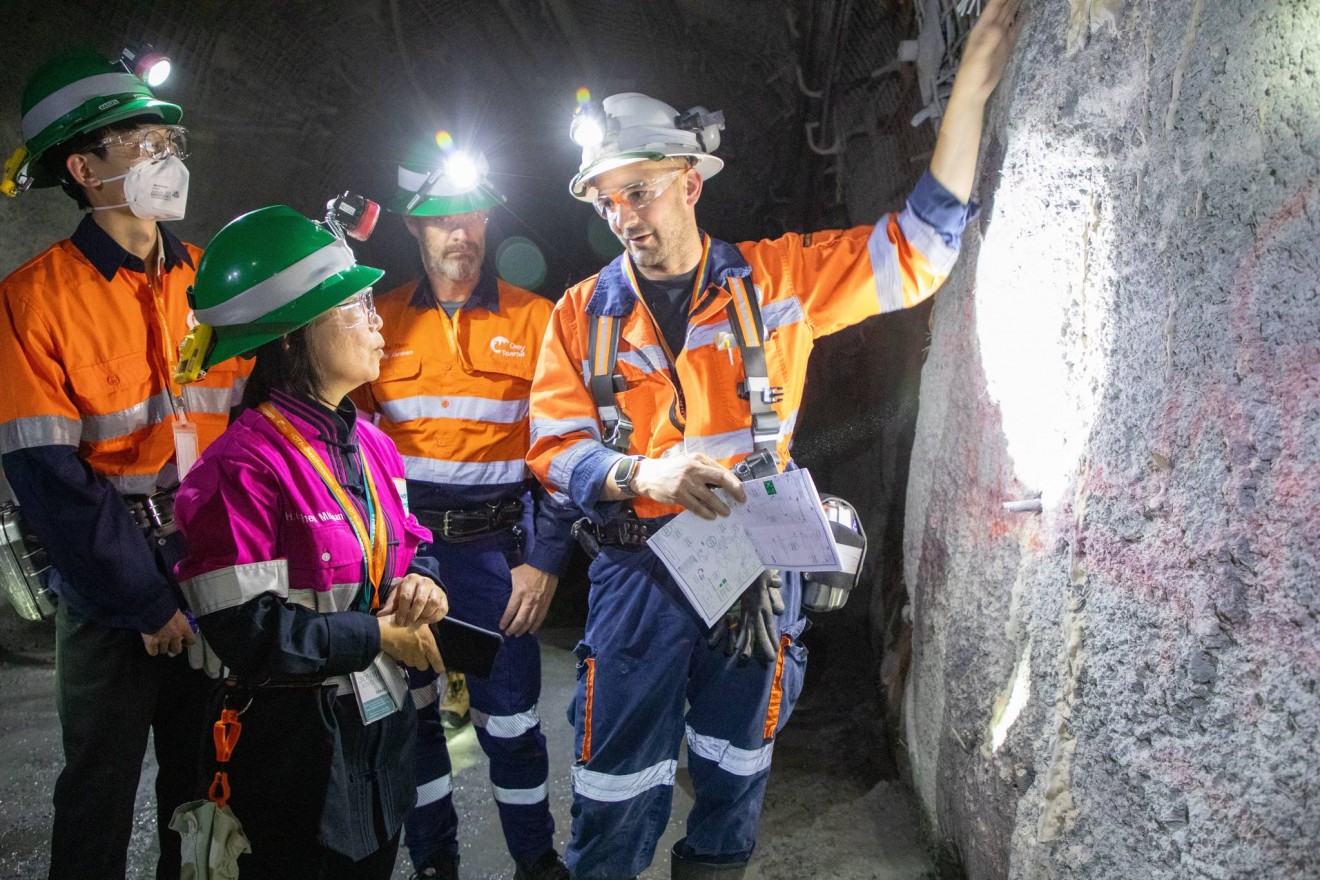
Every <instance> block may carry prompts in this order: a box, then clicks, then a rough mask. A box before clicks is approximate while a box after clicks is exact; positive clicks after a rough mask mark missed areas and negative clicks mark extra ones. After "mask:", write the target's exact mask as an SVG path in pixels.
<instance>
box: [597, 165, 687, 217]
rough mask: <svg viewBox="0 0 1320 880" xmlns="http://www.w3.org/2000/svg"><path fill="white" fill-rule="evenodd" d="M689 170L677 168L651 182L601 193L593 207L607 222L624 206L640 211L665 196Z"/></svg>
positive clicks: (637, 183)
mask: <svg viewBox="0 0 1320 880" xmlns="http://www.w3.org/2000/svg"><path fill="white" fill-rule="evenodd" d="M687 170H688V169H686V168H675V169H674V170H673V171H670V172H669V173H667V174H661V175H659V176H658V177H652V178H651V179H650V180H639V181H637V182H636V183H630V184H628V185H627V186H625V187H623V188H621V189H616V190H615V191H614V192H610V193H599V194H598V195H597V196H596V198H595V200H594V201H593V202H592V205H594V206H595V208H596V213H597V214H599V215H600V216H602V217H604V218H605V219H607V220H608V219H609V217H610V215H612V214H617V213H618V212H619V208H620V207H621V206H623V205H627V206H628V208H629V210H632V211H640V210H642V209H643V208H645V207H647V206H648V205H650V204H651V203H652V202H654V201H655V200H656V199H658V198H660V196H662V195H664V192H665V190H667V189H669V187H670V186H671V185H672V184H673V182H674V181H675V180H678V178H679V176H680V175H682V174H683V172H684V171H687Z"/></svg>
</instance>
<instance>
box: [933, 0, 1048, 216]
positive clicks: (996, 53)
mask: <svg viewBox="0 0 1320 880" xmlns="http://www.w3.org/2000/svg"><path fill="white" fill-rule="evenodd" d="M1025 19H1026V12H1025V9H1024V8H1023V2H1022V0H990V2H989V3H987V4H986V7H985V11H984V12H982V13H981V17H980V18H979V19H977V22H976V24H975V25H974V26H973V27H972V32H971V33H970V34H969V35H968V36H967V47H966V48H965V49H964V50H963V57H962V63H961V65H960V66H959V67H958V76H957V77H956V78H955V79H954V81H953V93H952V94H951V95H950V96H949V104H948V106H947V107H945V109H944V120H943V122H942V123H941V125H940V136H939V138H938V139H937V140H936V141H935V154H934V155H933V156H932V157H931V160H930V173H931V174H933V175H934V176H935V179H936V180H938V181H939V182H940V183H941V184H943V185H944V187H945V188H946V189H947V190H948V191H949V192H951V193H953V194H954V195H955V196H957V197H958V198H959V200H961V201H963V202H966V201H967V200H968V199H970V198H971V196H972V180H973V178H974V177H975V175H976V151H977V149H978V147H979V146H980V143H981V125H982V122H983V119H984V116H985V102H986V101H988V100H989V99H990V95H991V93H992V92H994V90H995V86H997V85H999V79H1000V77H1002V76H1003V75H1004V68H1005V66H1007V64H1008V59H1009V57H1010V56H1011V55H1012V54H1013V47H1014V46H1015V45H1017V40H1018V35H1019V34H1020V33H1021V32H1022V22H1023V21H1024V20H1025Z"/></svg>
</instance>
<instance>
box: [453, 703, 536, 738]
mask: <svg viewBox="0 0 1320 880" xmlns="http://www.w3.org/2000/svg"><path fill="white" fill-rule="evenodd" d="M469 711H471V713H472V723H473V724H475V725H476V726H477V727H484V728H485V729H486V732H487V733H489V734H490V735H491V736H494V737H499V738H500V739H513V738H514V737H515V736H522V735H523V734H524V733H526V732H527V731H529V730H531V729H532V728H534V727H536V725H538V724H540V723H541V719H540V717H539V716H538V715H537V714H536V707H535V706H533V707H532V708H530V709H528V710H527V711H526V712H519V713H518V714H517V715H487V714H486V713H485V712H480V711H478V710H476V709H470V710H469Z"/></svg>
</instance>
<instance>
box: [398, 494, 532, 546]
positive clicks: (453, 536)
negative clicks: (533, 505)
mask: <svg viewBox="0 0 1320 880" xmlns="http://www.w3.org/2000/svg"><path fill="white" fill-rule="evenodd" d="M523 508H524V505H523V503H522V501H521V500H520V499H518V498H506V499H505V500H503V501H488V502H486V503H485V504H481V505H478V506H477V507H468V508H459V509H455V510H414V511H413V514H414V515H415V516H416V517H417V521H418V522H420V523H421V524H422V525H424V526H426V527H427V528H428V529H430V530H431V531H432V532H433V533H434V534H435V537H436V539H437V540H444V541H470V540H472V539H473V538H480V537H481V536H482V535H489V534H491V533H492V532H499V531H503V530H504V529H507V528H509V527H510V526H515V525H517V524H518V523H520V522H522V516H523Z"/></svg>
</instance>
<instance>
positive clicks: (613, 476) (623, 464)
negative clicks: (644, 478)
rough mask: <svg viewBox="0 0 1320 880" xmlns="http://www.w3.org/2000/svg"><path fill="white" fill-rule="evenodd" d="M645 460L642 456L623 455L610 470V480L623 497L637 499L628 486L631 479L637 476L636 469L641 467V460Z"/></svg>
mask: <svg viewBox="0 0 1320 880" xmlns="http://www.w3.org/2000/svg"><path fill="white" fill-rule="evenodd" d="M645 458H646V456H644V455H625V456H624V457H623V458H621V459H619V460H618V462H617V463H615V465H614V467H613V469H611V470H610V480H611V481H612V482H613V483H614V485H616V486H618V487H619V490H620V491H621V492H623V494H624V497H627V498H636V497H637V493H636V492H635V491H634V490H633V488H632V487H631V486H629V485H628V484H629V483H631V482H632V478H633V477H635V476H637V468H638V467H640V466H641V463H642V460H643V459H645Z"/></svg>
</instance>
